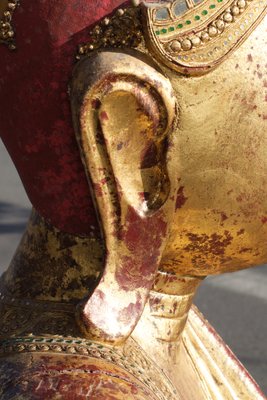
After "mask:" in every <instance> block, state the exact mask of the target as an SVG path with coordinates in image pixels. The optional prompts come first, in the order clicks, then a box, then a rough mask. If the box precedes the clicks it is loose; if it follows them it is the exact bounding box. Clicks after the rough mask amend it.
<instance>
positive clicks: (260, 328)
mask: <svg viewBox="0 0 267 400" xmlns="http://www.w3.org/2000/svg"><path fill="white" fill-rule="evenodd" d="M29 213H30V204H29V201H28V198H27V196H26V194H25V192H24V189H23V187H22V185H21V182H20V179H19V177H18V175H17V172H16V170H15V168H14V166H13V164H12V162H11V160H10V158H9V156H8V154H7V152H6V150H5V148H4V146H3V144H2V142H1V141H0V274H1V273H2V272H3V271H4V270H5V269H6V268H7V266H8V264H9V262H10V259H11V257H12V255H13V253H14V251H15V249H16V247H17V245H18V243H19V240H20V237H21V235H22V233H23V231H24V228H25V225H26V222H27V218H28V216H29ZM266 241H267V238H266ZM195 303H196V304H197V306H198V307H199V309H200V311H201V312H202V313H203V314H204V315H205V317H206V318H207V319H208V320H209V322H210V323H211V324H212V325H213V326H214V327H215V328H216V330H217V331H218V333H219V334H220V335H221V336H222V337H223V339H224V340H225V342H226V343H227V344H228V345H229V346H230V347H231V349H232V350H233V351H234V353H235V354H236V355H237V357H238V358H239V359H240V361H241V362H242V363H243V364H244V365H245V366H246V368H247V369H248V371H249V372H250V373H251V375H252V376H253V377H254V378H255V380H256V381H257V382H258V384H259V385H260V386H261V388H262V390H263V391H264V393H266V394H267V266H263V267H257V268H254V269H250V270H245V271H241V272H238V273H234V274H226V275H223V276H218V277H212V278H209V279H207V280H206V281H205V282H204V284H203V285H202V286H201V287H200V289H199V291H198V294H197V296H196V299H195ZM240 400H241V399H240ZM251 400H253V399H251Z"/></svg>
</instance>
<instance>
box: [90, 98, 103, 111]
mask: <svg viewBox="0 0 267 400" xmlns="http://www.w3.org/2000/svg"><path fill="white" fill-rule="evenodd" d="M91 105H92V108H94V109H95V110H99V108H100V106H101V101H100V100H99V99H94V100H92V103H91Z"/></svg>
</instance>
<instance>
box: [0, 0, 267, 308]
mask: <svg viewBox="0 0 267 400" xmlns="http://www.w3.org/2000/svg"><path fill="white" fill-rule="evenodd" d="M85 3H86V4H85ZM120 3H122V2H121V1H119V0H118V1H115V0H114V1H111V0H110V1H105V2H104V1H102V2H100V1H99V2H97V4H96V3H95V2H85V1H81V0H80V1H78V0H76V1H74V0H73V1H71V2H68V4H66V2H65V1H63V0H61V1H58V2H57V6H56V7H55V6H54V3H53V2H50V1H49V0H46V1H36V2H34V4H33V3H32V2H30V0H28V1H26V0H24V2H23V4H21V6H19V7H18V8H17V9H16V10H15V11H14V15H13V24H14V26H15V28H16V29H15V31H16V41H17V50H15V51H13V52H11V51H10V50H8V49H5V48H2V49H0V50H1V58H2V68H3V71H4V73H3V75H2V76H1V80H0V89H1V90H0V104H1V115H0V129H1V134H2V137H3V140H4V142H5V143H6V146H7V148H8V150H9V152H10V154H11V156H12V157H13V159H14V162H15V164H16V167H17V168H18V171H19V173H20V175H21V178H22V181H23V183H24V185H25V188H26V190H27V193H28V195H29V198H30V200H31V201H32V203H33V205H34V207H35V209H36V210H37V211H38V213H39V214H40V215H41V216H43V217H44V218H45V220H47V221H49V223H50V224H52V225H53V226H55V227H56V228H57V229H59V230H61V231H63V232H66V233H68V234H72V235H77V236H83V237H88V236H90V235H91V234H92V232H93V231H99V232H102V234H103V235H102V237H103V238H104V241H105V243H106V250H107V252H106V269H105V273H104V275H103V277H102V281H101V282H102V284H105V285H106V284H107V282H108V288H107V287H106V289H105V290H106V291H107V292H106V293H104V294H103V291H102V290H101V282H100V286H99V287H98V289H97V290H96V292H97V294H96V297H94V296H93V297H92V298H91V299H93V300H92V301H95V300H96V299H101V296H102V297H103V295H105V296H107V298H108V297H109V295H112V293H114V292H116V291H117V290H118V291H120V290H121V293H122V295H121V299H120V300H118V301H119V302H121V303H123V297H124V296H125V293H128V296H130V297H131V299H132V300H131V304H132V305H133V306H132V311H131V312H132V313H133V314H134V313H135V312H136V313H137V314H138V313H140V312H141V311H140V310H141V309H142V307H143V304H144V301H145V298H146V296H147V293H148V291H149V290H150V288H151V286H152V285H153V281H154V279H155V276H156V271H157V269H158V268H159V269H160V270H161V271H162V272H166V273H171V274H178V275H192V276H206V275H208V274H214V273H221V272H227V271H233V270H238V269H241V268H244V267H250V266H253V265H257V264H261V263H264V262H266V261H267V250H266V237H267V185H266V175H267V174H266V173H267V136H266V135H267V114H266V87H267V69H266V58H267V57H266V56H267V42H266V23H267V20H266V18H265V19H264V15H265V13H266V8H267V7H266V5H264V2H263V1H262V0H249V1H248V0H246V1H245V0H244V1H243V0H239V1H235V0H231V1H230V0H224V1H219V0H218V1H214V2H211V1H206V0H202V1H201V0H200V1H196V0H194V1H191V0H190V1H189V0H179V1H172V2H171V1H158V2H155V1H153V2H135V6H132V7H129V4H127V5H126V6H124V7H123V8H122V9H118V10H115V11H114V13H113V14H112V15H109V13H110V12H112V10H114V9H115V8H116V7H117V6H119V5H120ZM137 3H140V4H137ZM141 3H142V4H141ZM92 10H94V12H92ZM0 11H1V9H0ZM33 21H34V22H33ZM12 44H13V43H12ZM68 87H69V88H70V89H69V90H68ZM25 99H26V100H27V104H26V100H25ZM71 109H72V112H71ZM71 113H72V115H71ZM75 133H76V138H75ZM77 139H78V141H77ZM97 296H98V297H97ZM128 303H129V301H128ZM87 311H88V305H87ZM87 311H86V312H87Z"/></svg>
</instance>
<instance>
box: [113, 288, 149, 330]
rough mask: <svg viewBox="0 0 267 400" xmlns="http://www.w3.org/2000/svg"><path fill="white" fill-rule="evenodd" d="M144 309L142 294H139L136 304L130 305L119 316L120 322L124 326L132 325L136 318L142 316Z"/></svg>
mask: <svg viewBox="0 0 267 400" xmlns="http://www.w3.org/2000/svg"><path fill="white" fill-rule="evenodd" d="M142 308H143V302H142V299H141V296H140V294H139V293H138V295H137V298H136V302H135V303H130V304H129V305H128V306H127V307H125V308H124V309H123V310H122V311H121V312H120V315H119V318H118V321H119V322H120V323H122V324H123V325H131V324H132V323H133V321H135V319H136V317H137V316H139V315H140V313H141V311H142Z"/></svg>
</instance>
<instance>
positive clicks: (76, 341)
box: [74, 340, 82, 344]
mask: <svg viewBox="0 0 267 400" xmlns="http://www.w3.org/2000/svg"><path fill="white" fill-rule="evenodd" d="M74 343H76V344H81V343H82V341H81V340H75V342H74Z"/></svg>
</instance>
